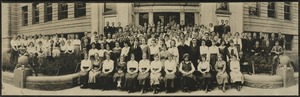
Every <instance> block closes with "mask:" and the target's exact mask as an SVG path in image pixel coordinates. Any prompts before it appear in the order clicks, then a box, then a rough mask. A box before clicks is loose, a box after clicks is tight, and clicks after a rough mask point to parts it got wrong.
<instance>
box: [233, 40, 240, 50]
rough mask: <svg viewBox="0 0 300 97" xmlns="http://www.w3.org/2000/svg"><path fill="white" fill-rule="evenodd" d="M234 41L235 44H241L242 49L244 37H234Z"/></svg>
mask: <svg viewBox="0 0 300 97" xmlns="http://www.w3.org/2000/svg"><path fill="white" fill-rule="evenodd" d="M233 43H234V44H239V45H240V49H242V39H241V38H236V37H235V38H234V39H233Z"/></svg>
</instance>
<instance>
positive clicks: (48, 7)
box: [45, 3, 52, 22]
mask: <svg viewBox="0 0 300 97" xmlns="http://www.w3.org/2000/svg"><path fill="white" fill-rule="evenodd" d="M48 21H52V3H45V22H48Z"/></svg>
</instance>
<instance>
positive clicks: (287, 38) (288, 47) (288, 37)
mask: <svg viewBox="0 0 300 97" xmlns="http://www.w3.org/2000/svg"><path fill="white" fill-rule="evenodd" d="M293 38H294V36H293V35H285V50H292V45H293Z"/></svg>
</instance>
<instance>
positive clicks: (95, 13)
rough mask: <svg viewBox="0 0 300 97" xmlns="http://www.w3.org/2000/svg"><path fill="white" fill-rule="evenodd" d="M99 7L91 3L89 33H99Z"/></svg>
mask: <svg viewBox="0 0 300 97" xmlns="http://www.w3.org/2000/svg"><path fill="white" fill-rule="evenodd" d="M99 12H100V10H99V5H98V3H91V26H92V29H91V33H93V32H98V33H101V32H99Z"/></svg>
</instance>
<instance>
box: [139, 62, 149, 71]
mask: <svg viewBox="0 0 300 97" xmlns="http://www.w3.org/2000/svg"><path fill="white" fill-rule="evenodd" d="M143 68H147V70H146V71H148V70H149V69H150V61H149V60H144V59H143V60H141V61H140V62H139V70H140V71H142V69H143Z"/></svg>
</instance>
